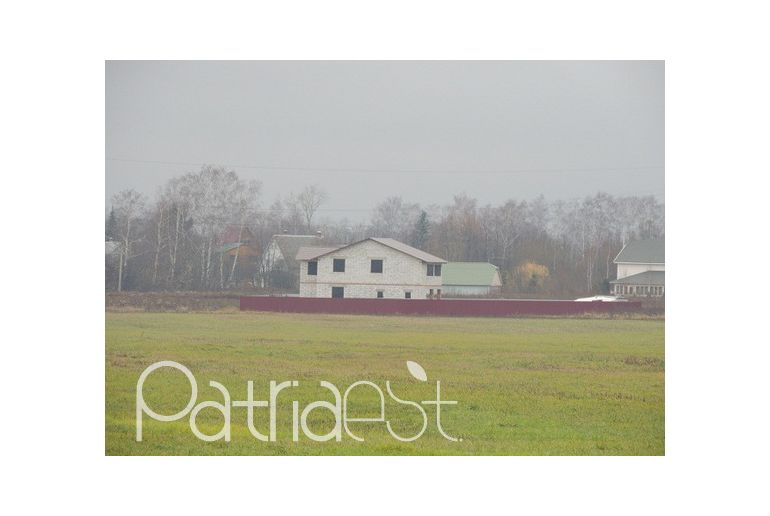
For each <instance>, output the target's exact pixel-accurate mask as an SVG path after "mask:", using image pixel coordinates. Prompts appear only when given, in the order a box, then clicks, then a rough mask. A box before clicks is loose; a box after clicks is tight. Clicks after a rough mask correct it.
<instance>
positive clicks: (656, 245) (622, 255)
mask: <svg viewBox="0 0 770 516" xmlns="http://www.w3.org/2000/svg"><path fill="white" fill-rule="evenodd" d="M615 263H666V241H665V240H663V239H660V240H636V241H634V242H629V243H628V244H626V246H625V247H623V249H622V250H621V251H620V252H619V253H618V255H617V256H616V257H615Z"/></svg>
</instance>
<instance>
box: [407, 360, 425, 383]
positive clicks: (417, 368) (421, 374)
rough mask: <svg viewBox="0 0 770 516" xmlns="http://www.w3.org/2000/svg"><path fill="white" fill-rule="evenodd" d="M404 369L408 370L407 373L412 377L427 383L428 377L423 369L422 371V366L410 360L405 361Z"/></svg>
mask: <svg viewBox="0 0 770 516" xmlns="http://www.w3.org/2000/svg"><path fill="white" fill-rule="evenodd" d="M406 368H407V369H409V372H410V373H412V376H414V377H415V378H417V379H418V380H420V381H421V382H427V381H428V375H427V374H426V373H425V369H423V368H422V366H421V365H420V364H418V363H417V362H412V361H411V360H407V361H406Z"/></svg>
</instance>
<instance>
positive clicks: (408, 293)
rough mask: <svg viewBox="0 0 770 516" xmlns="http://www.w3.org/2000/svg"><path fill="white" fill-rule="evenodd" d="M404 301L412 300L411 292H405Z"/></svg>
mask: <svg viewBox="0 0 770 516" xmlns="http://www.w3.org/2000/svg"><path fill="white" fill-rule="evenodd" d="M404 299H412V292H411V291H409V290H407V291H406V292H404Z"/></svg>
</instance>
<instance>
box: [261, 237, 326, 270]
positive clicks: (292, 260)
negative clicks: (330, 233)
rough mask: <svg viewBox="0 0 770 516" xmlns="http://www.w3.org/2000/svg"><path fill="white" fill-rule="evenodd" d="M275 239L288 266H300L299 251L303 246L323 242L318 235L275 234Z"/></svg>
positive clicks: (311, 245)
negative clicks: (298, 261) (298, 262)
mask: <svg viewBox="0 0 770 516" xmlns="http://www.w3.org/2000/svg"><path fill="white" fill-rule="evenodd" d="M273 241H274V242H275V245H277V246H278V249H280V250H281V254H282V255H283V260H284V262H286V266H287V267H288V268H290V269H291V268H294V267H298V266H299V265H298V264H297V252H298V251H299V250H300V248H301V247H313V245H314V244H320V243H321V242H322V240H321V237H319V236H318V235H273Z"/></svg>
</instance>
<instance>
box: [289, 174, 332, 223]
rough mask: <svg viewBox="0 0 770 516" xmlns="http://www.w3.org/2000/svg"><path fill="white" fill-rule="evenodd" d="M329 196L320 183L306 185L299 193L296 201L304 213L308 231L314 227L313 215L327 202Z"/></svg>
mask: <svg viewBox="0 0 770 516" xmlns="http://www.w3.org/2000/svg"><path fill="white" fill-rule="evenodd" d="M327 198H328V196H327V195H326V192H324V191H323V190H322V189H321V187H320V186H318V185H310V186H306V187H305V188H304V189H303V190H302V191H301V192H300V193H299V194H298V195H297V197H296V203H297V205H298V207H299V209H300V210H301V211H302V215H303V216H304V219H305V228H306V230H307V231H308V232H310V231H312V229H313V216H315V214H316V212H317V211H318V208H320V207H321V205H322V204H323V203H324V202H326V199H327Z"/></svg>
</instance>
